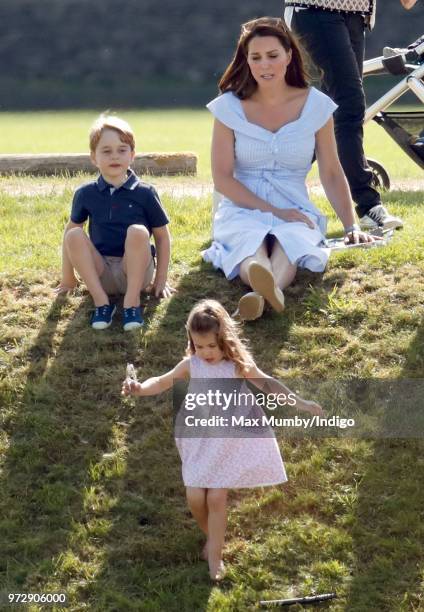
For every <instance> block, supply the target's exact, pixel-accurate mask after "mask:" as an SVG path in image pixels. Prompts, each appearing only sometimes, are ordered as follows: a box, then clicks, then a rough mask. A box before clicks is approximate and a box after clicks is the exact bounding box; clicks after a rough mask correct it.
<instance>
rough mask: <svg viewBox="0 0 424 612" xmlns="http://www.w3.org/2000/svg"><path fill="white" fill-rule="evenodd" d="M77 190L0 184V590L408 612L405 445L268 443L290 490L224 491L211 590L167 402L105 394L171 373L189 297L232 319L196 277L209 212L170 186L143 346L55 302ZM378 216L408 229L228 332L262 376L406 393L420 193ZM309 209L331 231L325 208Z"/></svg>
mask: <svg viewBox="0 0 424 612" xmlns="http://www.w3.org/2000/svg"><path fill="white" fill-rule="evenodd" d="M77 116H78V115H77ZM90 119H91V118H90V117H89V116H88V115H86V121H87V125H88V123H89V120H90ZM205 119H206V120H208V119H207V116H206V115H205ZM193 121H194V119H193ZM208 121H209V120H208ZM81 127H82V128H83V130H82V131H85V128H86V126H85V125H84V126H83V125H82V124H81ZM193 131H195V130H194V129H193ZM3 137H4V135H3ZM75 146H76V147H77V145H75ZM155 148H156V147H155ZM158 148H159V147H158ZM83 178H85V177H76V178H72V179H64V178H62V179H59V178H57V179H23V178H19V177H15V178H13V177H12V178H8V179H2V181H0V241H1V242H0V243H1V245H2V248H1V249H0V289H1V300H0V406H1V413H0V415H1V425H0V491H1V495H0V541H1V555H0V591H2V590H6V591H13V592H22V591H24V592H28V591H31V592H42V591H56V592H66V593H67V596H68V600H69V608H68V609H69V610H72V611H77V610H85V609H87V610H93V611H98V612H108V611H126V610H137V611H138V610H140V611H149V612H153V611H158V612H162V611H163V610H170V611H172V610H175V611H177V610H178V611H181V610H184V611H188V612H192V611H196V612H197V611H201V610H207V611H208V612H211V611H213V612H222V611H243V612H244V611H246V610H254V609H258V603H257V602H258V601H259V600H260V599H274V598H282V597H290V596H295V595H302V594H311V593H314V592H328V591H333V590H335V591H337V593H338V599H336V600H334V601H333V602H332V603H330V604H328V605H327V606H324V609H328V610H332V611H335V612H341V611H344V610H349V612H364V611H368V610H372V611H374V610H375V611H377V610H378V611H379V612H393V611H398V610H399V611H403V612H406V611H408V612H418V611H419V610H422V609H424V598H423V581H424V573H423V572H424V555H423V550H424V527H423V525H424V521H423V518H424V516H423V507H424V465H423V456H424V452H423V451H424V445H423V441H422V439H415V440H374V441H370V440H352V439H336V438H328V439H323V440H320V441H314V440H311V439H307V438H306V439H303V440H302V439H286V440H284V439H281V440H280V443H281V448H282V452H283V455H284V459H285V462H286V466H287V471H288V475H289V482H288V483H287V484H286V485H285V486H283V487H281V488H280V487H278V488H266V489H263V490H262V489H258V490H251V491H235V492H233V493H232V494H231V496H230V516H229V528H228V537H227V547H226V552H225V558H226V562H227V566H228V579H227V580H226V581H225V582H224V583H223V584H222V585H220V586H218V587H216V586H211V584H210V582H209V580H208V577H207V571H206V567H205V564H204V563H203V562H201V561H199V560H198V551H199V548H200V546H201V537H200V534H199V531H198V529H197V528H196V526H195V524H194V522H193V520H192V519H191V518H190V516H189V513H188V511H187V509H186V504H185V500H184V490H183V485H182V481H181V475H180V462H179V458H178V454H177V452H176V450H175V447H174V442H173V437H172V420H171V398H170V396H169V395H164V396H158V397H154V398H146V399H144V400H138V401H135V400H123V399H122V398H121V397H120V394H119V392H120V382H121V380H122V378H123V376H124V373H125V364H126V363H127V361H131V362H134V363H135V365H136V367H137V369H138V371H139V375H140V377H146V376H149V375H152V374H157V373H159V372H163V371H165V370H166V369H168V368H170V367H171V366H173V365H174V364H175V363H176V361H177V360H178V359H179V358H180V357H181V355H182V354H183V352H184V349H185V331H184V322H185V319H186V316H187V313H188V312H189V310H190V308H191V306H192V305H193V303H194V302H195V301H196V300H198V299H200V298H204V297H208V296H209V297H217V296H219V299H220V300H221V302H222V303H223V304H224V305H225V306H226V308H227V309H228V310H229V311H232V310H234V308H235V306H236V304H237V300H238V298H239V296H240V295H241V293H242V291H243V289H242V287H241V284H240V283H239V282H233V283H228V282H227V281H226V280H225V279H224V278H223V276H222V275H221V274H218V273H216V272H214V271H213V270H212V269H211V267H210V266H208V265H205V264H204V263H202V261H201V258H200V255H199V251H200V249H201V248H202V247H204V246H205V245H206V244H208V241H209V236H210V206H211V202H210V196H208V197H204V198H198V197H186V198H185V199H184V200H181V199H177V198H175V197H173V196H172V195H170V194H171V192H172V189H171V187H172V185H173V184H177V183H178V181H179V179H178V178H177V179H169V181H168V183H167V185H168V187H170V190H168V192H165V195H164V203H165V206H166V207H167V209H168V211H169V213H170V216H171V229H172V233H173V237H174V243H173V244H174V250H173V258H172V269H171V280H172V283H173V284H174V285H175V286H176V287H177V289H178V293H176V294H175V296H174V297H173V298H172V299H171V300H170V301H168V302H161V303H157V302H156V301H155V300H153V299H146V300H145V303H146V327H145V328H144V330H143V331H142V332H141V333H134V334H123V333H122V331H121V327H120V324H119V321H116V322H114V324H113V325H112V327H111V329H109V330H108V331H106V332H105V333H93V332H92V330H91V329H90V328H89V326H88V317H89V313H90V309H91V302H90V299H89V297H88V296H87V293H86V292H85V291H84V289H83V288H80V289H78V290H77V291H76V292H75V294H74V295H72V296H70V297H69V298H67V299H58V300H54V298H53V295H52V289H53V287H54V286H55V285H56V284H57V282H58V278H59V275H58V270H59V265H60V242H61V235H62V231H63V226H64V224H65V222H66V219H67V216H68V213H69V202H70V198H71V193H72V189H73V188H74V186H75V184H77V183H78V182H80V181H81V180H82V179H83ZM194 182H195V181H194ZM386 201H387V204H388V205H389V207H390V210H391V211H392V212H393V213H395V214H399V215H401V216H402V217H403V218H404V219H405V222H406V223H405V229H404V230H403V231H402V232H399V233H397V234H396V235H395V237H394V239H393V241H392V242H391V243H390V245H389V246H388V247H386V248H384V249H375V250H369V251H350V252H348V253H343V254H338V255H335V256H334V257H332V258H331V260H330V264H329V267H328V269H327V271H326V272H325V274H323V275H314V274H312V273H308V272H301V273H299V275H298V278H297V280H296V283H295V284H294V285H293V286H292V287H290V288H289V289H288V290H287V292H286V299H287V309H286V311H285V313H284V315H282V316H278V315H276V314H271V313H267V314H266V315H265V316H264V317H263V318H262V319H261V320H260V321H258V322H256V323H254V324H246V325H245V327H244V334H245V336H246V337H247V339H248V340H249V342H250V344H251V346H252V349H253V352H254V355H255V357H256V360H257V363H258V365H259V366H260V367H261V368H262V369H263V370H265V371H266V372H269V373H274V375H276V376H278V377H281V378H282V379H290V378H291V377H294V376H298V377H303V378H316V379H322V380H326V379H329V378H331V377H345V376H346V375H351V376H354V377H364V378H368V377H383V378H408V377H415V378H420V377H422V375H423V371H424V351H423V346H424V286H423V283H422V278H423V274H424V263H423V261H424V257H423V256H424V220H423V219H424V216H423V193H422V192H415V193H413V192H410V193H400V192H393V193H390V194H388V195H387V200H386ZM317 203H318V204H319V205H320V206H321V207H322V208H323V209H324V210H325V211H326V212H327V213H328V214H330V217H331V219H330V231H331V232H334V231H335V230H336V229H337V228H338V224H337V222H336V220H335V218H334V215H333V214H332V213H331V210H330V208H329V206H328V204H326V203H325V202H324V200H322V199H321V200H318V202H317ZM29 609H31V610H37V609H39V608H37V607H35V606H33V607H32V608H29ZM293 609H296V608H293ZM297 609H301V608H300V607H297ZM309 609H311V608H309Z"/></svg>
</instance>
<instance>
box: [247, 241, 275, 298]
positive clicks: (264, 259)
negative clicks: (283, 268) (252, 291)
mask: <svg viewBox="0 0 424 612" xmlns="http://www.w3.org/2000/svg"><path fill="white" fill-rule="evenodd" d="M252 261H257V262H258V263H260V264H261V265H262V266H264V267H265V268H267V270H269V271H270V272H272V269H271V261H270V259H269V257H268V249H267V246H266V244H265V242H263V243H262V244H261V246H260V247H259V249H258V250H257V251H256V253H255V254H254V255H252V256H251V257H246V259H243V261H242V262H241V264H240V272H239V276H240V278H241V280H242V281H243V282H244V283H245V284H246V285H248V286H249V287H250V281H249V274H248V269H249V264H250V263H251V262H252Z"/></svg>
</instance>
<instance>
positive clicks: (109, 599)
mask: <svg viewBox="0 0 424 612" xmlns="http://www.w3.org/2000/svg"><path fill="white" fill-rule="evenodd" d="M300 278H301V280H300V281H299V283H300V284H297V285H296V286H295V287H294V288H293V295H291V296H289V298H288V302H289V304H288V311H287V312H288V313H289V315H288V316H285V315H284V316H279V315H276V314H272V313H269V314H267V315H265V316H264V317H263V318H262V319H261V320H259V321H256V322H253V323H249V324H246V325H245V326H244V329H243V333H244V336H245V337H246V338H247V339H248V340H249V341H250V344H251V347H252V350H253V354H254V356H255V358H256V360H257V362H258V365H259V366H260V367H261V368H264V369H265V371H267V372H270V373H271V372H272V370H273V368H274V366H275V365H276V363H277V361H278V355H279V352H280V350H281V346H282V344H283V343H284V342H285V341H286V340H287V338H288V334H289V330H290V327H291V324H292V323H293V321H294V320H295V319H296V318H297V317H299V316H301V314H302V312H303V311H304V310H305V306H303V305H302V302H301V301H299V299H298V293H299V292H302V290H304V289H305V286H308V285H309V284H310V283H311V282H312V281H315V282H316V283H325V281H323V279H322V276H317V275H311V274H308V273H302V274H301V275H300ZM245 290H246V289H245V288H244V287H243V286H242V284H241V283H240V282H238V281H236V282H234V283H229V282H228V281H227V280H226V279H225V277H224V276H223V275H222V274H219V273H217V272H215V271H213V269H212V268H211V267H210V266H209V265H207V264H204V263H203V262H200V263H199V265H198V266H195V267H193V268H192V269H191V270H190V272H189V273H188V274H186V275H185V276H184V277H183V278H182V279H181V281H180V283H179V286H178V293H177V294H175V295H174V296H173V297H172V299H171V300H169V302H168V303H167V304H165V305H164V312H163V316H162V317H161V319H160V324H159V326H158V327H155V328H154V329H152V331H151V333H150V334H148V336H147V337H146V339H145V345H144V349H143V352H142V355H141V356H139V358H138V361H139V362H141V363H142V370H139V374H140V378H145V377H147V376H150V375H157V374H160V373H163V372H165V371H167V370H169V369H171V368H172V367H173V366H174V365H175V364H176V363H177V362H178V361H179V360H180V359H181V358H182V356H183V355H184V352H185V348H186V343H187V340H186V332H185V328H184V324H185V321H186V319H187V315H188V313H189V311H190V310H191V308H192V306H193V305H194V304H195V303H196V302H197V301H198V300H200V299H204V298H213V299H216V298H218V299H219V300H220V302H221V303H222V304H223V305H224V307H225V308H226V309H227V310H228V311H229V312H230V313H231V312H233V311H234V310H235V308H236V306H237V302H238V299H239V297H240V295H242V294H243V292H244V291H245ZM131 402H133V400H122V406H123V407H122V408H121V409H120V410H124V411H127V410H129V411H130V412H134V413H136V414H137V417H136V419H135V421H134V423H133V424H132V426H131V427H130V428H129V430H128V432H127V437H126V445H127V465H126V470H125V474H124V475H123V478H122V481H121V482H120V485H119V490H120V492H119V498H118V499H117V503H116V505H115V506H114V507H113V509H112V510H111V516H112V527H111V530H110V531H109V532H108V534H107V544H106V549H105V553H106V554H105V557H104V559H103V571H102V572H101V573H100V574H99V575H98V577H97V580H96V582H94V583H92V584H89V585H87V586H86V588H85V593H84V595H83V596H82V597H83V599H84V600H88V601H90V602H91V606H92V609H96V610H97V609H98V610H115V609H137V610H149V611H153V610H158V611H162V610H165V609H166V610H190V611H192V610H198V611H199V612H200V611H201V610H206V608H207V606H208V601H209V599H210V596H211V584H210V581H209V578H208V572H207V564H206V563H205V562H204V561H200V560H199V551H200V549H201V547H202V546H203V538H202V534H201V533H200V531H199V529H198V527H197V526H196V524H195V521H194V520H193V519H192V518H191V516H190V513H189V511H188V509H187V506H186V501H185V491H184V486H183V483H182V478H181V465H180V459H179V456H178V453H177V450H176V448H175V443H174V439H173V427H172V394H171V392H168V393H167V394H164V395H162V396H156V397H146V398H139V399H137V400H136V401H135V402H134V408H132V407H131ZM232 586H234V585H232V583H231V582H227V583H224V584H223V585H222V586H221V587H220V588H222V589H223V590H226V589H231V588H232ZM93 606H94V608H93Z"/></svg>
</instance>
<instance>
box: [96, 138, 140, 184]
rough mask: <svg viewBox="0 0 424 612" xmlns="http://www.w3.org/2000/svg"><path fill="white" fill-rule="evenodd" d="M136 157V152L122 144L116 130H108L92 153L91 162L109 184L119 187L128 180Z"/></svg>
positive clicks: (127, 145)
mask: <svg viewBox="0 0 424 612" xmlns="http://www.w3.org/2000/svg"><path fill="white" fill-rule="evenodd" d="M134 156H135V151H132V150H131V147H130V145H129V144H126V143H125V142H122V140H121V139H120V137H119V134H118V132H117V131H116V130H109V129H106V130H104V131H103V132H102V135H101V136H100V140H99V142H98V143H97V147H96V150H95V151H94V153H91V161H92V162H93V164H94V165H95V166H96V167H97V168H98V169H99V170H100V172H101V174H102V176H103V178H104V179H105V180H106V181H107V182H108V183H111V184H112V185H118V184H120V183H123V182H124V181H125V180H126V177H127V170H128V167H129V166H130V165H131V163H132V161H133V160H134Z"/></svg>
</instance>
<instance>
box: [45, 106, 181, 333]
mask: <svg viewBox="0 0 424 612" xmlns="http://www.w3.org/2000/svg"><path fill="white" fill-rule="evenodd" d="M90 156H91V160H92V162H93V164H94V165H95V166H97V168H98V169H99V171H100V176H99V177H98V179H97V180H96V181H93V182H91V183H88V184H86V185H83V186H82V187H80V188H79V189H77V191H76V192H75V195H74V199H73V203H72V211H71V219H70V221H69V222H68V224H67V226H66V228H65V233H64V237H63V247H62V279H61V282H60V285H59V286H58V287H57V289H56V293H58V294H59V293H66V292H67V291H70V290H72V289H73V288H74V287H75V286H76V284H77V279H76V277H75V273H74V270H76V271H77V272H78V274H79V275H80V276H81V278H82V280H83V281H84V282H85V284H86V286H87V289H88V291H89V292H90V294H91V296H92V298H93V301H94V305H95V307H96V308H95V311H94V314H93V316H92V319H91V326H92V327H93V328H94V329H106V328H107V327H109V325H110V324H111V323H112V317H113V315H114V314H115V311H116V306H115V305H113V304H110V302H109V297H108V296H109V295H113V294H116V293H122V294H124V311H123V326H124V330H126V331H127V330H131V329H136V328H138V327H141V325H142V324H143V318H142V314H141V308H140V292H141V290H142V289H144V288H146V287H147V286H148V285H149V284H151V282H152V279H153V276H154V277H155V279H154V282H153V287H152V293H154V295H155V296H156V297H168V296H169V295H170V294H171V292H172V289H171V288H170V287H169V285H168V283H167V280H166V279H167V274H168V265H169V257H170V245H171V241H170V235H169V230H168V227H167V223H168V221H169V220H168V217H167V215H166V212H165V211H164V209H163V207H162V205H161V202H160V200H159V197H158V195H157V193H156V191H155V189H154V188H153V187H152V186H150V185H148V184H146V183H143V182H141V180H140V179H139V178H138V177H137V176H136V175H135V174H134V172H133V171H132V170H131V169H130V167H129V166H130V165H131V163H132V161H133V160H134V156H135V140H134V134H133V132H132V130H131V128H130V126H129V125H128V123H126V122H125V121H123V120H122V119H119V118H118V117H115V116H107V115H100V117H99V118H98V119H97V120H96V121H95V123H94V124H93V126H92V128H91V131H90ZM87 219H88V221H89V226H88V234H89V235H87V234H86V232H85V231H84V229H83V227H84V224H85V222H86V221H87ZM151 234H153V239H154V242H155V246H156V256H157V268H156V274H155V275H154V271H155V267H154V260H153V256H152V247H151V245H150V235H151Z"/></svg>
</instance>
